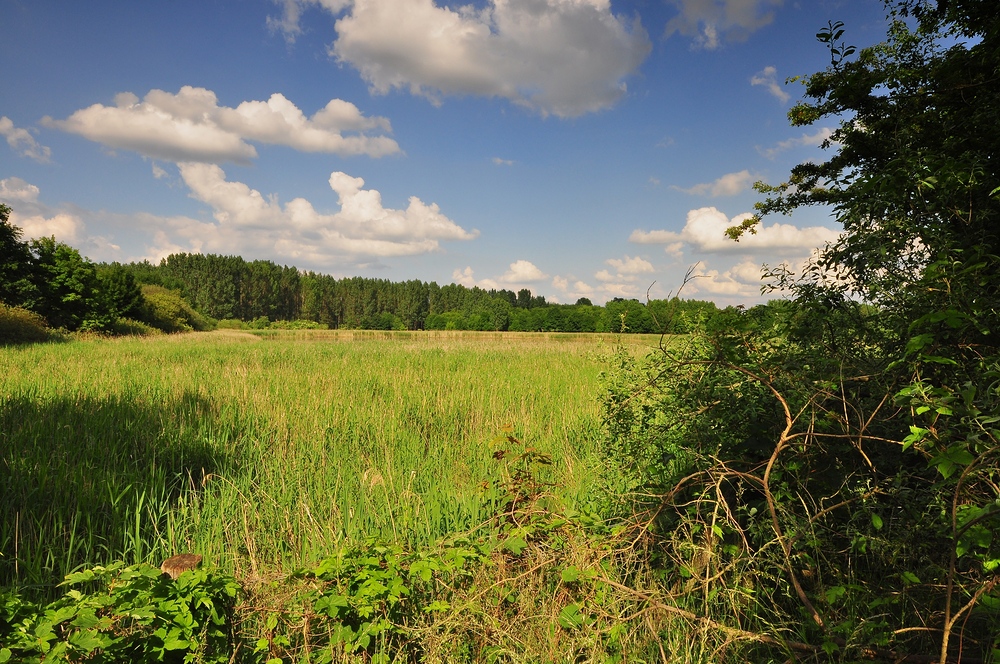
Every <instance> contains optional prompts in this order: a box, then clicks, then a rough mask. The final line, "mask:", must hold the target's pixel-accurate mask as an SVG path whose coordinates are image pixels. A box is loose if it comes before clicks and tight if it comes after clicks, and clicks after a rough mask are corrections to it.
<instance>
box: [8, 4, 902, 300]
mask: <svg viewBox="0 0 1000 664" xmlns="http://www.w3.org/2000/svg"><path fill="white" fill-rule="evenodd" d="M0 16H2V22H3V25H4V39H3V40H0V68H2V71H3V84H2V86H0V135H2V136H3V137H4V139H5V142H0V201H3V202H6V203H7V204H8V205H10V206H11V207H12V208H13V210H14V214H13V221H14V223H16V224H18V225H19V226H21V227H22V228H23V229H24V230H25V234H26V236H29V237H31V236H34V237H37V236H41V235H52V234H54V235H55V236H56V238H57V239H59V240H62V241H65V242H67V243H69V244H72V245H73V246H75V247H77V248H79V249H80V250H81V252H82V253H84V254H85V255H87V256H89V257H90V258H92V259H94V260H101V261H111V260H118V261H131V260H142V259H149V260H151V261H158V260H159V259H160V258H162V257H163V256H166V255H168V254H169V253H173V252H180V251H201V252H204V253H221V254H238V255H241V256H243V257H244V258H247V259H269V260H273V261H275V262H277V263H279V264H284V265H296V266H298V267H299V268H302V269H309V270H315V271H318V272H323V273H327V274H332V275H335V276H355V275H361V276H368V277H377V278H384V279H390V280H393V281H402V280H406V279H420V280H423V281H437V282H438V283H440V284H445V283H451V282H457V283H463V284H465V285H467V286H473V285H479V286H482V287H485V288H510V289H513V290H517V289H519V288H530V289H531V290H532V291H533V292H535V293H536V294H541V295H544V296H546V297H547V298H549V299H550V300H551V301H557V302H574V301H576V299H577V298H579V297H588V298H590V299H591V300H592V301H594V302H595V303H601V302H604V301H606V300H607V299H609V298H612V297H616V296H622V297H638V298H640V299H644V298H645V297H646V294H647V291H648V292H649V294H650V296H652V297H664V296H666V295H668V294H670V293H673V292H676V291H677V289H678V288H679V287H680V286H681V284H682V280H683V276H684V274H685V272H686V271H687V270H688V269H689V268H693V269H694V274H696V275H698V277H697V278H695V279H693V280H692V281H690V282H689V283H688V284H687V285H686V286H685V289H684V292H683V295H684V296H687V297H697V298H701V299H711V300H715V301H717V302H719V303H720V304H730V303H753V302H757V301H760V299H761V298H760V295H759V292H760V266H761V265H762V264H764V263H767V264H769V265H774V264H777V263H781V262H783V261H784V262H788V263H789V264H791V265H793V266H795V265H800V264H801V262H802V261H803V260H804V259H806V258H807V257H808V256H809V255H810V253H811V252H812V250H813V249H815V248H816V247H818V246H822V245H823V244H824V243H825V242H827V241H829V240H832V239H833V238H835V237H836V234H837V227H836V224H835V223H834V222H833V220H832V219H831V218H830V216H829V213H828V212H827V211H824V210H807V211H802V212H800V213H796V214H795V215H793V216H791V217H784V218H775V219H766V220H765V223H764V227H763V228H762V230H761V232H760V233H759V234H758V235H756V236H753V237H749V238H747V239H746V240H744V241H742V242H741V243H739V244H736V243H733V242H731V241H729V240H726V239H725V238H724V237H723V236H722V230H724V228H725V227H726V226H728V225H731V224H732V223H733V220H737V221H738V220H739V219H741V218H742V217H741V216H740V215H745V214H748V213H750V212H751V211H752V209H753V203H754V201H755V200H757V194H755V192H753V191H752V189H751V185H752V183H753V182H754V181H755V180H764V181H766V182H769V183H772V184H776V183H778V182H780V181H782V180H783V178H784V177H786V176H787V174H788V170H789V169H790V168H791V166H793V165H794V164H796V163H799V162H801V161H805V160H807V159H819V158H821V157H822V151H821V149H820V147H819V143H820V142H821V141H822V139H823V138H824V137H825V136H826V135H828V132H829V130H830V129H832V128H833V125H832V123H826V124H820V125H817V126H814V127H808V128H793V127H790V126H789V125H788V122H787V119H786V113H787V111H788V109H789V108H790V107H791V105H792V104H794V103H795V101H796V100H798V99H799V98H800V96H801V89H802V88H801V85H800V84H798V83H790V84H786V83H785V81H786V79H787V78H788V77H791V76H796V75H802V74H809V73H812V72H814V71H818V70H820V69H822V68H823V67H824V66H825V65H826V63H827V62H828V55H827V53H826V51H825V49H824V48H823V46H822V45H821V44H819V43H818V42H817V41H816V39H815V33H816V32H817V31H818V30H819V29H820V28H821V27H823V26H825V25H826V24H827V21H828V20H834V21H836V20H840V21H844V22H845V24H846V27H847V33H846V35H845V37H846V39H847V41H848V42H849V43H852V44H856V45H857V46H859V47H860V46H866V45H869V44H872V43H875V42H877V41H880V40H881V39H882V37H883V36H884V33H885V18H884V12H883V9H882V5H881V3H880V2H877V1H876V0H839V1H834V0H810V1H808V2H807V1H805V0H802V1H799V2H792V1H791V0H633V1H630V2H625V1H618V0H612V1H611V2H609V1H608V0H474V1H473V2H471V3H466V4H462V3H446V2H444V0H193V1H187V0H171V1H170V2H132V1H127V0H120V1H116V2H111V1H104V0H94V1H92V2H86V3H81V2H65V0H58V1H57V0H0Z"/></svg>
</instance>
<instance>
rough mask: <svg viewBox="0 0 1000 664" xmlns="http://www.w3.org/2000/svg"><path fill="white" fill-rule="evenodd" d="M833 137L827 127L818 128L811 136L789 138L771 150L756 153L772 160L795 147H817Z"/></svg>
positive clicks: (760, 149)
mask: <svg viewBox="0 0 1000 664" xmlns="http://www.w3.org/2000/svg"><path fill="white" fill-rule="evenodd" d="M832 136H833V130H832V129H830V128H829V127H820V128H819V129H817V130H816V131H815V132H814V133H812V134H802V135H801V136H799V137H797V138H789V139H787V140H784V141H781V142H780V143H778V144H777V145H775V146H774V147H773V148H761V147H758V148H757V152H759V153H760V154H762V155H763V156H765V157H767V158H768V159H774V157H775V156H776V155H778V154H779V153H781V152H785V151H786V150H791V149H792V148H797V147H803V146H805V147H819V146H820V145H822V144H823V142H824V141H828V140H830V138H831V137H832Z"/></svg>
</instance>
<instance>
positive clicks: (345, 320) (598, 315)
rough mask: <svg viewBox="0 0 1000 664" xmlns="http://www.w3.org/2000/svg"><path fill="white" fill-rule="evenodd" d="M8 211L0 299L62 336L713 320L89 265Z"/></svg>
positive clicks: (425, 287)
mask: <svg viewBox="0 0 1000 664" xmlns="http://www.w3.org/2000/svg"><path fill="white" fill-rule="evenodd" d="M10 212H11V210H10V208H9V207H7V206H0V251H2V258H0V302H2V303H3V304H4V305H6V306H7V307H19V308H22V309H25V310H27V311H30V312H33V313H35V314H37V315H39V316H41V317H42V318H43V319H44V320H45V321H46V322H47V324H48V325H49V326H50V327H53V328H62V329H66V330H69V331H77V330H91V331H96V332H106V333H130V332H136V331H139V332H141V331H143V330H142V326H148V327H151V328H154V329H159V330H162V331H166V332H176V331H185V330H190V329H206V328H208V327H211V326H212V325H213V321H216V322H217V321H227V322H229V323H230V324H232V323H233V322H238V323H240V324H250V325H253V326H255V327H264V326H267V325H270V324H271V323H275V322H279V321H309V322H311V323H314V324H316V325H319V326H324V327H328V328H331V329H337V328H347V329H379V330H484V331H522V332H626V333H645V334H652V333H666V334H686V333H690V332H694V331H697V330H702V329H704V328H705V326H706V325H707V324H708V323H709V322H710V321H711V320H712V319H713V318H714V317H716V316H717V315H718V314H719V313H720V312H719V309H718V308H717V307H716V305H715V304H714V303H712V302H707V301H701V300H681V299H679V298H676V297H675V298H672V299H668V300H666V299H660V300H650V301H647V302H645V303H643V302H640V301H638V300H635V299H622V298H615V299H613V300H611V301H609V302H607V303H606V304H605V305H604V306H595V305H594V304H592V303H591V301H590V300H589V299H587V298H580V299H579V300H577V301H576V303H575V304H554V303H549V302H547V301H546V299H545V297H544V296H541V295H534V294H533V293H532V292H531V291H530V290H529V289H527V288H524V289H521V290H519V291H517V292H514V291H511V290H506V289H500V290H494V289H491V290H485V289H482V288H479V287H472V288H469V287H466V286H463V285H461V284H447V285H444V286H440V285H438V284H437V283H436V282H433V281H432V282H429V283H428V282H423V281H419V280H415V279H414V280H409V281H402V282H393V281H389V280H387V279H371V278H365V277H346V278H336V277H333V276H330V275H326V274H320V273H316V272H310V271H305V272H303V271H300V270H298V269H297V268H295V267H289V266H282V265H278V264H276V263H274V262H272V261H267V260H254V261H247V260H244V259H243V258H241V257H239V256H221V255H215V254H189V253H180V254H172V255H170V256H167V257H166V258H164V259H163V260H161V261H160V262H159V263H158V264H153V263H150V262H149V261H142V262H133V263H117V262H115V263H94V262H92V261H90V260H88V259H87V258H85V257H83V256H82V255H81V254H80V252H79V251H78V250H76V249H74V248H73V247H71V246H69V245H68V244H65V243H63V242H58V241H56V240H55V238H53V237H47V238H39V239H33V240H30V241H23V240H22V239H21V236H22V233H21V229H19V228H18V227H17V226H15V225H13V224H11V223H10V222H9V216H10ZM135 323H138V324H140V325H139V327H137V326H136V325H135Z"/></svg>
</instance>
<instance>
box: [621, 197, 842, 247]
mask: <svg viewBox="0 0 1000 664" xmlns="http://www.w3.org/2000/svg"><path fill="white" fill-rule="evenodd" d="M751 216H752V215H751V214H750V213H746V214H740V215H737V216H735V217H733V218H732V219H729V217H727V216H726V215H725V214H724V213H722V212H720V211H719V210H718V209H717V208H714V207H703V208H698V209H696V210H691V211H690V212H688V214H687V222H686V223H685V224H684V228H683V229H682V230H681V231H680V232H674V231H667V230H652V231H643V230H635V231H633V232H632V235H631V236H630V237H629V240H630V241H632V242H636V243H638V244H664V245H667V249H668V253H674V254H676V253H678V251H679V250H680V249H681V248H682V247H684V246H687V247H691V248H692V249H694V250H696V251H699V252H703V253H723V254H739V253H743V254H746V253H749V252H754V251H762V252H767V253H769V254H779V255H781V254H789V253H803V252H805V253H808V251H809V250H811V249H815V248H816V247H822V246H824V245H826V244H827V243H828V242H833V241H835V240H836V239H837V237H838V236H839V233H838V232H837V231H835V230H833V229H830V228H826V227H825V226H810V227H807V228H799V227H798V226H794V225H792V224H781V223H777V222H775V223H772V224H770V225H767V224H766V223H761V224H760V225H758V227H757V233H756V234H749V233H747V234H745V235H744V236H743V237H742V238H741V239H740V241H739V242H735V241H733V240H730V239H729V238H728V237H726V229H727V228H729V227H730V226H735V225H737V224H739V223H741V222H742V221H744V220H746V219H749V218H750V217H751Z"/></svg>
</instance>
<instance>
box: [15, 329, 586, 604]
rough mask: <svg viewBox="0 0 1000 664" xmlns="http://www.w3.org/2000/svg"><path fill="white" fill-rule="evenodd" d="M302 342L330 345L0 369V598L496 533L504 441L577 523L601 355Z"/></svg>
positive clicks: (224, 347) (30, 354) (198, 347)
mask: <svg viewBox="0 0 1000 664" xmlns="http://www.w3.org/2000/svg"><path fill="white" fill-rule="evenodd" d="M308 334H331V333H322V332H320V333H307V332H299V333H295V332H289V333H284V334H283V335H279V336H278V337H277V338H275V337H274V336H273V335H274V333H271V335H272V336H270V337H263V338H265V339H273V340H271V341H261V340H260V339H261V337H256V336H252V335H250V334H247V333H239V332H224V331H220V332H216V333H212V334H209V335H188V336H184V337H176V338H170V339H169V340H168V339H167V338H166V337H159V338H153V339H149V340H142V339H123V340H114V341H112V340H108V341H100V340H96V341H87V342H71V343H66V344H57V345H45V346H31V347H19V348H8V349H4V350H2V351H0V391H2V393H3V394H4V395H5V399H4V401H3V404H2V405H0V431H2V432H3V436H4V440H5V445H4V447H3V450H2V452H0V453H2V455H3V464H2V465H0V473H2V474H3V476H2V477H0V493H2V496H0V510H3V518H0V544H2V546H3V557H2V558H0V584H2V585H6V586H10V585H20V586H22V587H28V588H31V587H36V586H37V587H41V588H44V587H50V586H51V584H53V583H57V582H58V581H60V580H61V579H62V577H63V576H64V575H65V574H67V573H69V572H71V571H73V570H75V569H76V568H77V567H78V566H79V565H80V564H84V563H109V562H111V561H114V560H123V561H125V562H127V563H130V564H131V563H140V562H157V561H159V560H162V559H163V558H165V557H167V556H169V555H171V554H173V553H176V552H178V551H182V550H193V551H197V552H199V553H202V554H204V555H205V556H206V557H207V558H208V559H209V560H211V561H212V563H213V564H214V565H216V566H218V567H221V568H222V569H224V570H226V571H228V572H231V573H234V574H237V575H239V576H241V577H244V578H248V577H257V576H261V575H264V574H267V573H271V572H273V571H275V570H282V569H285V570H288V569H291V568H292V567H295V566H301V565H304V564H306V563H308V562H310V561H314V560H316V559H317V557H319V556H320V555H321V554H322V553H323V552H325V551H330V550H331V549H332V548H333V547H335V546H336V545H339V544H341V543H343V542H345V541H358V540H361V539H364V538H365V537H383V538H385V539H387V540H391V541H396V542H406V543H413V544H427V543H430V542H433V541H435V540H436V539H437V538H439V537H442V536H445V535H446V534H449V533H454V532H458V531H462V530H465V529H468V528H471V527H473V526H476V525H478V524H480V523H482V522H483V521H485V520H487V519H488V517H489V514H488V512H487V511H486V510H488V509H489V508H488V507H487V506H486V503H487V502H488V501H487V500H485V499H484V498H485V497H488V496H484V491H485V489H484V485H485V484H488V483H489V482H490V481H491V480H493V479H494V478H495V477H496V473H497V461H496V460H495V459H494V458H493V454H494V452H495V451H496V448H495V447H491V443H490V441H491V440H494V439H496V438H497V436H500V435H501V434H504V435H507V434H510V435H513V436H516V437H517V438H519V439H520V440H523V441H524V443H525V445H527V446H529V447H531V448H534V449H537V450H538V451H539V453H544V454H547V455H550V456H551V459H552V464H551V465H550V466H548V467H547V469H546V471H545V473H544V475H543V479H544V480H545V481H552V482H554V483H556V484H558V485H559V486H560V487H561V488H560V490H559V493H560V495H561V498H562V500H564V501H565V504H567V505H570V506H574V507H576V508H582V507H583V506H584V505H585V504H586V496H587V495H588V490H589V489H590V488H591V485H592V484H593V482H594V481H595V477H594V474H593V472H592V467H593V465H594V464H595V463H596V459H595V452H596V446H597V444H598V442H599V436H600V434H599V430H600V424H599V419H598V418H599V414H598V406H597V404H596V403H595V401H594V399H593V395H594V392H595V380H596V376H597V372H598V367H597V366H596V364H595V363H594V362H593V361H592V360H588V359H587V354H588V353H594V352H595V351H596V347H595V345H594V341H593V340H592V339H591V340H588V341H582V340H580V341H569V342H565V343H561V344H559V343H552V342H550V341H547V340H545V339H544V338H530V337H505V338H504V340H503V343H501V344H497V343H496V340H495V339H494V338H492V337H487V338H480V337H477V336H474V335H473V336H470V335H468V334H467V335H465V336H461V337H456V336H454V335H450V336H432V335H431V334H430V333H422V334H420V335H413V336H401V337H398V338H396V339H378V338H367V339H364V338H359V339H353V340H351V339H350V338H348V339H346V340H341V341H339V342H338V341H337V340H336V339H333V340H322V341H315V340H313V338H311V337H310V336H303V335H308ZM286 335H287V336H291V337H292V339H286V338H285V336H286ZM500 440H504V439H503V437H502V436H501V438H500Z"/></svg>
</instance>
